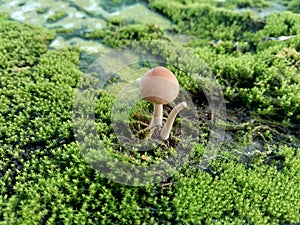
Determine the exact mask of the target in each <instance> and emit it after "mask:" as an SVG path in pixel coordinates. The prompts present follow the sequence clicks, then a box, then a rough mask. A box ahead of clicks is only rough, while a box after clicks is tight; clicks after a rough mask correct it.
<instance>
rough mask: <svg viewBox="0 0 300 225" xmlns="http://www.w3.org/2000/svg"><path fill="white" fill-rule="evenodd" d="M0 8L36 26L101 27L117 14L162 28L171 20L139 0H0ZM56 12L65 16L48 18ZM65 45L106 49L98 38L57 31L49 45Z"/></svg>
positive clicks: (89, 50) (73, 28)
mask: <svg viewBox="0 0 300 225" xmlns="http://www.w3.org/2000/svg"><path fill="white" fill-rule="evenodd" d="M0 12H4V13H8V15H9V16H10V17H11V18H12V19H14V20H17V21H20V22H22V23H26V24H31V25H35V26H43V27H46V28H50V29H55V28H66V29H72V30H76V31H77V32H82V31H84V32H89V31H93V30H97V29H103V28H105V27H106V26H107V20H108V19H110V18H114V17H118V18H121V19H125V20H130V21H135V22H137V23H142V24H149V23H152V24H153V23H155V24H157V25H158V26H160V27H161V28H163V29H165V28H167V27H169V26H170V25H171V21H170V20H168V19H167V18H165V17H163V16H161V15H160V14H158V13H155V12H153V11H150V10H149V9H148V8H147V7H146V6H145V5H143V4H142V3H136V2H135V1H134V0H127V1H122V3H121V4H118V3H112V2H111V1H107V0H103V1H100V2H99V1H95V0H74V1H71V0H69V1H62V0H60V1H57V0H35V1H31V0H29V1H24V0H13V1H11V0H3V1H1V2H0ZM57 12H65V13H66V16H64V17H63V18H61V19H58V20H57V21H55V22H50V21H49V20H48V19H49V17H51V16H53V15H54V14H55V13H57ZM65 46H77V47H79V48H81V49H82V50H85V51H88V52H91V53H93V52H98V51H99V50H100V51H102V50H105V48H106V47H105V46H103V45H102V44H101V43H99V42H98V41H91V40H85V39H81V38H78V37H74V38H72V39H71V40H66V39H65V38H64V35H60V34H58V35H57V37H56V39H55V40H54V41H53V42H52V44H51V46H50V47H54V48H61V47H65Z"/></svg>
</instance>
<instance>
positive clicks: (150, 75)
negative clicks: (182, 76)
mask: <svg viewBox="0 0 300 225" xmlns="http://www.w3.org/2000/svg"><path fill="white" fill-rule="evenodd" d="M140 92H141V95H142V98H143V99H145V100H147V101H149V102H152V103H155V104H168V103H170V102H172V101H174V99H175V98H177V96H178V93H179V83H178V80H177V78H176V77H175V75H174V74H173V73H172V72H171V71H170V70H168V69H167V68H165V67H162V66H158V67H154V68H152V69H151V70H149V71H148V72H147V73H146V74H145V75H144V76H143V77H142V78H141V80H140Z"/></svg>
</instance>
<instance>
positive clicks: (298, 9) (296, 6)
mask: <svg viewBox="0 0 300 225" xmlns="http://www.w3.org/2000/svg"><path fill="white" fill-rule="evenodd" d="M288 9H289V10H291V11H292V12H294V13H300V3H299V1H297V0H293V1H291V2H289V4H288Z"/></svg>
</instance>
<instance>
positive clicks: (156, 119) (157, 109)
mask: <svg viewBox="0 0 300 225" xmlns="http://www.w3.org/2000/svg"><path fill="white" fill-rule="evenodd" d="M153 105H154V109H153V116H152V120H151V123H150V125H149V128H150V129H151V128H153V127H156V126H161V125H162V115H163V105H162V104H156V103H153Z"/></svg>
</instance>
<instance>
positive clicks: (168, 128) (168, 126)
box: [160, 102, 187, 140]
mask: <svg viewBox="0 0 300 225" xmlns="http://www.w3.org/2000/svg"><path fill="white" fill-rule="evenodd" d="M186 107H187V104H186V102H181V103H179V104H178V105H176V106H175V107H174V108H173V109H172V111H171V113H170V115H169V117H168V119H167V121H166V124H165V125H164V127H163V129H162V130H161V132H160V137H161V139H163V140H167V139H168V138H169V135H170V132H171V129H172V126H173V123H174V120H175V118H176V116H177V114H178V113H179V112H180V111H181V110H183V109H184V108H186Z"/></svg>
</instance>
